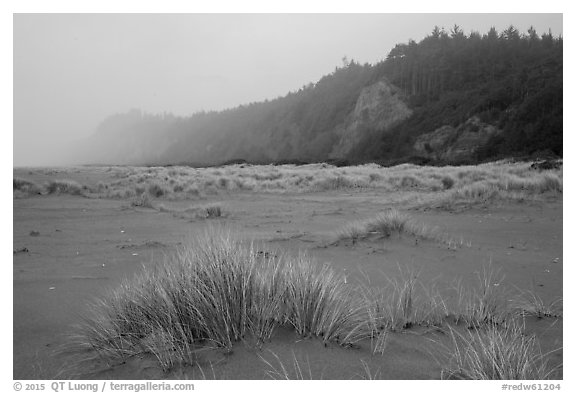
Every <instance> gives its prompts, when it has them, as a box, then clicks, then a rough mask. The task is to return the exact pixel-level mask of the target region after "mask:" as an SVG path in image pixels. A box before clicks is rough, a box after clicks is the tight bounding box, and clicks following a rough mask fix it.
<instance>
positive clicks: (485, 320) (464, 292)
mask: <svg viewBox="0 0 576 393" xmlns="http://www.w3.org/2000/svg"><path fill="white" fill-rule="evenodd" d="M476 278H477V283H478V286H477V287H476V286H471V287H468V286H464V285H463V284H462V282H460V281H459V282H457V284H456V285H455V290H456V292H457V295H456V299H457V303H456V304H455V305H453V306H454V307H455V310H456V312H455V315H454V317H455V320H456V322H458V321H461V320H462V321H464V322H465V323H466V325H467V326H468V327H469V328H479V327H482V326H486V325H501V324H503V323H505V322H506V321H507V320H508V319H509V318H510V317H511V310H510V307H509V306H510V304H509V302H508V301H507V299H510V297H511V295H510V293H509V291H508V290H507V289H506V288H505V287H504V285H503V281H504V276H503V275H502V274H501V271H500V270H499V269H496V268H494V266H493V265H492V263H491V262H490V263H488V264H483V265H482V269H481V270H479V271H477V272H476Z"/></svg>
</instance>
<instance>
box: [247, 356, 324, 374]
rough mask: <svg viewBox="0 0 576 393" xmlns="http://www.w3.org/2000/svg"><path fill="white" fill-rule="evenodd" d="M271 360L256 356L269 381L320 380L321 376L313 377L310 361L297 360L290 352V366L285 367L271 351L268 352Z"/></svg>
mask: <svg viewBox="0 0 576 393" xmlns="http://www.w3.org/2000/svg"><path fill="white" fill-rule="evenodd" d="M267 352H269V353H270V354H271V355H272V357H273V358H274V359H273V360H267V359H266V358H265V357H264V356H262V355H258V356H259V357H260V360H261V361H262V362H263V363H264V365H265V366H266V368H265V370H264V373H265V374H266V376H268V377H269V378H271V379H275V380H294V379H295V380H313V379H322V375H320V376H318V377H315V376H314V375H313V374H312V369H311V367H310V359H308V358H307V359H306V361H305V362H304V361H302V360H298V357H297V356H296V354H295V353H294V352H292V364H291V365H290V366H287V365H285V364H284V362H282V359H280V357H279V356H278V355H277V354H276V353H274V352H273V351H271V350H268V351H267Z"/></svg>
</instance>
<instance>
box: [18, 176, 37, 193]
mask: <svg viewBox="0 0 576 393" xmlns="http://www.w3.org/2000/svg"><path fill="white" fill-rule="evenodd" d="M12 186H13V191H15V192H20V193H23V194H26V195H39V194H42V187H40V186H39V185H38V184H36V183H35V182H33V181H31V180H26V179H22V178H20V177H14V178H13V179H12Z"/></svg>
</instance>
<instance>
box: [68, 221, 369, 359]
mask: <svg viewBox="0 0 576 393" xmlns="http://www.w3.org/2000/svg"><path fill="white" fill-rule="evenodd" d="M263 255H265V254H261V253H258V252H257V250H256V249H255V248H254V245H250V246H247V245H243V244H241V243H240V242H239V241H237V240H236V239H234V238H233V236H232V235H231V234H230V233H229V232H211V233H207V234H205V235H204V236H202V237H201V238H199V239H197V240H196V241H195V242H194V244H193V245H190V246H189V247H186V248H183V249H181V250H180V251H179V252H178V253H177V254H175V255H174V256H172V257H171V258H168V259H167V260H166V261H165V262H164V263H160V264H158V265H157V266H155V267H154V268H153V269H149V270H145V271H144V272H143V273H142V274H140V275H139V276H138V277H136V278H134V279H133V280H131V281H127V282H125V283H123V284H122V286H121V287H120V288H118V289H117V290H115V291H114V292H113V293H111V294H110V295H109V296H107V297H106V298H104V299H101V300H100V301H98V302H96V303H94V305H93V306H92V308H91V312H90V314H89V315H87V316H86V319H85V320H84V322H83V323H81V324H80V325H79V326H78V327H77V329H76V334H75V335H74V337H73V340H72V341H73V344H72V345H71V349H72V350H73V352H76V353H81V352H85V353H86V352H89V353H91V354H92V355H94V353H96V355H97V356H98V357H100V358H103V359H106V360H108V361H111V362H114V361H124V360H125V359H127V358H129V357H131V356H134V355H137V354H141V353H150V354H153V355H154V356H155V357H156V358H157V360H158V362H159V364H160V365H161V366H162V367H163V369H164V370H169V369H170V368H172V367H173V366H174V365H176V364H182V363H189V362H190V359H192V358H193V355H194V354H195V353H196V352H197V351H199V350H201V349H202V348H205V347H207V346H208V347H220V348H225V349H227V350H231V349H232V346H233V345H234V343H235V342H238V341H241V340H244V339H246V338H248V337H250V336H252V337H253V338H255V339H256V340H257V341H259V342H265V341H266V340H268V339H269V338H270V337H271V335H272V333H273V331H274V329H275V328H276V327H277V326H282V325H287V326H293V327H294V328H295V330H296V331H297V332H298V333H300V334H301V335H304V336H316V337H321V338H322V339H323V340H325V341H333V342H337V343H339V344H340V345H344V346H346V345H350V344H352V343H354V342H355V341H357V340H359V339H361V338H362V337H363V336H362V329H361V327H362V326H363V321H362V318H361V317H360V316H361V307H360V305H359V304H358V303H357V302H354V301H352V300H350V297H349V296H348V295H349V293H348V289H347V287H346V286H344V285H342V282H343V280H341V279H340V277H339V276H338V275H337V274H336V273H334V272H333V271H332V269H330V268H328V267H321V268H316V267H314V263H313V262H311V261H310V259H308V258H307V257H305V256H303V255H301V256H300V257H298V258H295V259H294V258H292V259H291V258H288V257H286V258H269V257H266V256H263Z"/></svg>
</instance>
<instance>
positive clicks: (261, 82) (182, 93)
mask: <svg viewBox="0 0 576 393" xmlns="http://www.w3.org/2000/svg"><path fill="white" fill-rule="evenodd" d="M454 24H458V25H459V26H460V27H461V28H462V29H463V30H464V31H465V33H469V32H470V31H472V30H475V31H479V32H480V33H485V32H486V31H487V30H488V29H489V28H490V27H491V26H495V27H496V28H497V29H498V31H502V30H503V29H505V28H507V27H508V26H509V25H511V24H512V25H514V26H515V27H516V28H518V29H519V30H520V31H521V32H525V31H526V30H527V29H528V28H529V27H530V26H531V25H532V26H534V27H535V28H536V30H537V31H538V33H539V34H541V33H544V32H547V31H548V29H549V28H550V29H551V30H552V33H553V34H554V35H555V36H556V35H561V34H562V15H561V14H544V15H542V14H398V15H394V14H330V15H328V14H326V15H324V14H322V15H309V14H308V15H307V14H273V15H266V14H259V15H256V14H238V15H229V14H194V15H180V14H178V15H166V14H164V15H154V14H139V15H129V14H124V15H114V14H65V15H64V14H42V15H34V14H17V15H15V16H14V52H13V54H14V61H13V65H14V75H13V77H14V130H13V134H14V162H13V164H14V166H39V165H62V164H66V163H67V162H66V159H65V157H66V154H65V153H66V149H67V145H68V143H70V141H73V140H77V139H79V138H84V137H86V136H88V135H90V134H91V133H93V132H94V131H95V129H96V127H97V126H98V124H99V123H100V122H101V121H102V120H104V119H105V118H106V117H107V116H109V115H111V114H114V113H119V112H125V111H128V110H130V109H132V108H139V109H142V110H143V111H146V112H150V113H162V112H171V113H173V114H176V115H181V116H186V115H191V114H193V113H194V112H197V111H200V110H221V109H225V108H230V107H234V106H237V105H240V104H245V103H249V102H254V101H261V100H264V99H272V98H275V97H278V96H282V95H284V94H286V93H288V92H289V91H294V90H297V89H299V88H300V87H302V86H303V85H305V84H308V83H309V82H315V81H317V80H318V79H320V78H321V77H322V76H323V75H326V74H328V73H330V72H332V71H333V70H334V68H335V67H336V66H340V65H341V64H342V58H343V57H344V56H346V57H347V58H348V59H349V60H350V59H354V60H356V61H358V62H360V63H366V62H368V63H375V62H378V61H380V60H382V59H384V58H385V57H386V55H387V53H388V51H389V50H390V49H392V48H393V47H394V45H396V44H397V43H403V42H407V41H408V40H409V39H414V40H416V41H419V40H420V39H422V38H424V36H426V35H427V34H428V33H430V32H431V31H432V29H433V27H434V26H435V25H438V26H444V27H446V29H447V30H449V29H450V28H451V27H452V26H453V25H454Z"/></svg>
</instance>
